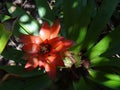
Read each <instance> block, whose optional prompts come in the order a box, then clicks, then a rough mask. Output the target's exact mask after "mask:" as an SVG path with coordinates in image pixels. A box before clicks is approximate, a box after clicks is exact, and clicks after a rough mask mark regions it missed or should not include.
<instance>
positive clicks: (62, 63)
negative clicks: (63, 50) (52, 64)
mask: <svg viewBox="0 0 120 90" xmlns="http://www.w3.org/2000/svg"><path fill="white" fill-rule="evenodd" d="M55 61H56V66H65V65H64V62H63V60H62V57H61V56H60V55H57V58H56V60H55Z"/></svg>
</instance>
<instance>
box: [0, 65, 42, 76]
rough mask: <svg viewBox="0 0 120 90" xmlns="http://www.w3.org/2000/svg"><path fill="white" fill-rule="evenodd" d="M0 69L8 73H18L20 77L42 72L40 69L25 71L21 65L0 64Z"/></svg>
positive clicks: (37, 74) (36, 74)
mask: <svg viewBox="0 0 120 90" xmlns="http://www.w3.org/2000/svg"><path fill="white" fill-rule="evenodd" d="M0 70H4V71H6V72H7V73H9V74H15V75H18V76H19V77H21V78H28V77H34V76H39V75H42V74H43V71H42V70H41V71H40V70H37V69H35V70H32V71H27V70H25V68H24V67H23V66H0Z"/></svg>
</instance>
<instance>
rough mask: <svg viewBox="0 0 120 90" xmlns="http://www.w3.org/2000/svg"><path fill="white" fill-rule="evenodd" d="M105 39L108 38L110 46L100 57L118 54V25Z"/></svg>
mask: <svg viewBox="0 0 120 90" xmlns="http://www.w3.org/2000/svg"><path fill="white" fill-rule="evenodd" d="M107 37H109V38H110V40H111V41H110V45H109V48H108V50H107V51H106V52H105V53H104V54H103V55H102V56H112V55H115V54H120V46H119V45H120V40H119V39H118V38H120V25H119V26H118V27H116V29H115V30H114V31H112V32H111V33H110V34H109V35H108V36H107Z"/></svg>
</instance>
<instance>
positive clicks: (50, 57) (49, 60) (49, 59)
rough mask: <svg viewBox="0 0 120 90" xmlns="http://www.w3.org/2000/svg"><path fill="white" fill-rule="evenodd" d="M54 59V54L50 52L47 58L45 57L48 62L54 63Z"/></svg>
mask: <svg viewBox="0 0 120 90" xmlns="http://www.w3.org/2000/svg"><path fill="white" fill-rule="evenodd" d="M55 59H56V54H51V55H50V56H47V58H46V60H47V61H48V63H50V64H56V63H55Z"/></svg>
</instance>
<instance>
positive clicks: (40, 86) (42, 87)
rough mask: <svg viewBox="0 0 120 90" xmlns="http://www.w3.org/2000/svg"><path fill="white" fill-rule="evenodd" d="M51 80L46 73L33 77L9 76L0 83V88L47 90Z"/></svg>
mask: <svg viewBox="0 0 120 90" xmlns="http://www.w3.org/2000/svg"><path fill="white" fill-rule="evenodd" d="M51 84H52V82H51V81H50V79H49V78H48V77H47V76H46V75H41V76H38V77H34V78H15V77H12V78H9V79H8V80H6V81H4V82H2V83H1V84H0V89H1V90H47V89H49V87H50V85H51Z"/></svg>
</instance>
